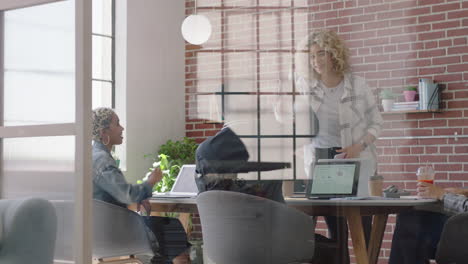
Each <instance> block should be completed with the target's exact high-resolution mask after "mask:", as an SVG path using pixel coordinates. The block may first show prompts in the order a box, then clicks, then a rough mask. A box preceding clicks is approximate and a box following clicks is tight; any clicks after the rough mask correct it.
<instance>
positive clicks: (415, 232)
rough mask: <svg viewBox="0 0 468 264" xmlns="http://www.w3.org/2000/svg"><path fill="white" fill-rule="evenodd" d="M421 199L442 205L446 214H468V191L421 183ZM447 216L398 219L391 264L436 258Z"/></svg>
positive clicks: (423, 213)
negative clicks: (430, 199) (433, 200)
mask: <svg viewBox="0 0 468 264" xmlns="http://www.w3.org/2000/svg"><path fill="white" fill-rule="evenodd" d="M417 191H418V195H419V196H421V197H425V198H434V199H438V200H440V201H442V202H443V204H444V210H445V211H448V212H452V213H461V212H467V211H468V197H467V196H468V189H460V188H445V189H444V188H441V187H438V186H436V185H433V184H429V183H424V182H420V183H418V189H417ZM448 217H449V216H448V215H445V214H441V213H435V212H429V211H411V212H407V213H402V214H400V215H398V217H397V223H396V226H395V232H394V235H393V242H392V249H391V253H390V260H389V264H420V263H421V264H425V263H429V259H433V258H434V257H435V252H436V249H437V244H438V242H439V240H440V235H441V233H442V229H443V227H444V224H445V222H446V221H447V219H448Z"/></svg>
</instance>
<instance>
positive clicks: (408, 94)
mask: <svg viewBox="0 0 468 264" xmlns="http://www.w3.org/2000/svg"><path fill="white" fill-rule="evenodd" d="M403 95H404V96H405V101H406V102H413V101H414V100H415V98H416V91H403Z"/></svg>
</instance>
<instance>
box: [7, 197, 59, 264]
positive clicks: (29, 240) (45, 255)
mask: <svg viewBox="0 0 468 264" xmlns="http://www.w3.org/2000/svg"><path fill="white" fill-rule="evenodd" d="M56 230H57V218H56V215H55V209H54V207H53V206H52V204H51V203H50V202H49V201H47V200H44V199H40V198H24V199H14V200H0V263H2V264H24V263H36V264H51V263H52V260H53V256H54V255H53V253H54V245H55V234H56Z"/></svg>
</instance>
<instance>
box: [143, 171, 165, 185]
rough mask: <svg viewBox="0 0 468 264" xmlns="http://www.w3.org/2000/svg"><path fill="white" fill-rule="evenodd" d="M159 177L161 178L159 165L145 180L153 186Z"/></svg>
mask: <svg viewBox="0 0 468 264" xmlns="http://www.w3.org/2000/svg"><path fill="white" fill-rule="evenodd" d="M161 179H162V171H161V169H160V168H159V167H156V168H154V170H153V171H152V172H151V174H150V175H149V177H148V180H147V182H148V183H149V184H151V186H154V185H155V184H156V183H157V182H158V181H160V180H161Z"/></svg>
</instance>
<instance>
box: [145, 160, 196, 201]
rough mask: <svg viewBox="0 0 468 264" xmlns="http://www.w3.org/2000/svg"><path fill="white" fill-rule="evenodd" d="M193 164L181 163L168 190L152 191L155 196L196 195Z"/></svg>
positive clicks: (182, 196) (179, 196) (177, 196)
mask: <svg viewBox="0 0 468 264" xmlns="http://www.w3.org/2000/svg"><path fill="white" fill-rule="evenodd" d="M195 174H196V172H195V164H189V165H183V166H182V168H180V171H179V174H178V175H177V178H176V180H175V182H174V185H172V189H171V190H170V191H169V192H165V193H158V192H153V197H157V198H165V197H167V198H190V197H195V196H197V195H198V187H197V184H196V183H195Z"/></svg>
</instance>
